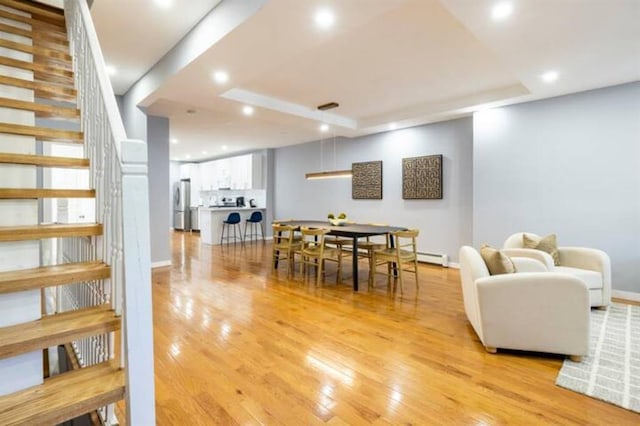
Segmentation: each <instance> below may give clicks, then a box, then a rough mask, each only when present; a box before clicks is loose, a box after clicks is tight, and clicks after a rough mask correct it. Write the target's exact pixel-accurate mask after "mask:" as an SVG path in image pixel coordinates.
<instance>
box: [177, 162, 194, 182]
mask: <svg viewBox="0 0 640 426" xmlns="http://www.w3.org/2000/svg"><path fill="white" fill-rule="evenodd" d="M193 165H194V164H193V163H182V164H180V179H190V178H191V167H192V166H193Z"/></svg>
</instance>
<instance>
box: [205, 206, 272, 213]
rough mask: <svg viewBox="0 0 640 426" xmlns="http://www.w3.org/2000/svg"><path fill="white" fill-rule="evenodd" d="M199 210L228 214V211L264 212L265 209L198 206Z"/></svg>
mask: <svg viewBox="0 0 640 426" xmlns="http://www.w3.org/2000/svg"><path fill="white" fill-rule="evenodd" d="M200 208H201V209H202V210H204V211H212V212H228V211H238V210H243V211H247V210H265V207H204V206H200Z"/></svg>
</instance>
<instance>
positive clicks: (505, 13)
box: [491, 1, 513, 21]
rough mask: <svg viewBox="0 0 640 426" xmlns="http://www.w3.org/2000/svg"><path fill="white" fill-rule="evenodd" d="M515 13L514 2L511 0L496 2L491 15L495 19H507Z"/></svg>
mask: <svg viewBox="0 0 640 426" xmlns="http://www.w3.org/2000/svg"><path fill="white" fill-rule="evenodd" d="M512 13H513V4H512V3H511V2H509V1H502V2H500V3H496V4H495V5H494V6H493V8H492V9H491V17H492V18H493V20H494V21H502V20H504V19H507V18H508V17H509V16H511V14H512Z"/></svg>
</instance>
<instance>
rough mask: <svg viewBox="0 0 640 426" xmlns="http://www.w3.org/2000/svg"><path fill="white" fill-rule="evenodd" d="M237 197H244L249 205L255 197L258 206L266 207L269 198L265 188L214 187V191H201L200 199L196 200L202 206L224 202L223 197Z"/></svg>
mask: <svg viewBox="0 0 640 426" xmlns="http://www.w3.org/2000/svg"><path fill="white" fill-rule="evenodd" d="M236 197H244V199H245V203H246V204H247V206H249V200H251V199H252V198H253V199H254V200H256V205H257V206H258V207H264V206H265V205H266V200H267V191H266V190H264V189H234V190H219V189H214V190H212V191H200V200H196V201H197V202H198V204H199V205H201V206H213V205H220V204H222V203H223V201H222V199H223V198H232V199H235V198H236Z"/></svg>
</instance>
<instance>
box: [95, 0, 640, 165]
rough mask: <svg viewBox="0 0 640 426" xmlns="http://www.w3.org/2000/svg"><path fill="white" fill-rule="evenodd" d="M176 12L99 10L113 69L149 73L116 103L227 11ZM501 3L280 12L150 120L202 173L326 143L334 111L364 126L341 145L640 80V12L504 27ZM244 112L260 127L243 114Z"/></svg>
mask: <svg viewBox="0 0 640 426" xmlns="http://www.w3.org/2000/svg"><path fill="white" fill-rule="evenodd" d="M183 1H186V0H183ZM225 1H233V0H225ZM124 3H126V4H127V8H124V7H122V6H123V4H124ZM174 3H175V4H174V9H173V10H159V9H157V8H156V7H155V6H153V5H152V1H151V0H135V1H131V0H129V1H126V2H125V0H109V1H107V0H96V3H95V5H94V7H93V10H92V14H93V16H94V19H95V20H96V27H97V30H98V34H99V37H100V41H101V43H102V46H103V49H104V51H105V57H106V58H107V60H108V61H109V62H111V63H113V64H114V65H116V66H117V67H118V68H119V69H120V68H122V69H123V70H125V69H132V70H136V71H135V73H134V72H132V73H131V75H132V76H133V75H134V74H135V75H136V76H137V77H135V78H134V77H131V78H128V76H129V74H123V75H120V74H118V75H117V76H114V77H113V81H114V87H116V92H119V93H122V92H123V91H124V90H125V89H126V88H128V87H129V86H130V85H131V83H132V82H133V81H135V80H136V79H137V78H138V77H140V76H141V75H142V73H143V72H144V71H140V70H142V69H145V67H146V69H148V68H149V67H150V66H151V65H152V64H153V63H155V62H156V61H157V60H158V59H159V58H160V57H162V56H163V55H164V53H166V52H167V51H168V50H169V49H170V48H171V47H172V46H173V45H174V44H175V43H176V42H177V41H178V40H179V39H180V38H181V37H182V36H183V35H184V34H185V33H186V31H188V29H189V28H190V26H191V25H193V24H194V23H195V22H196V21H198V20H199V18H200V17H202V16H203V15H204V14H205V13H206V12H207V10H208V9H211V7H213V5H214V4H215V3H216V1H213V0H212V1H204V0H198V1H195V0H189V8H188V9H189V10H188V13H187V11H186V10H183V9H187V8H180V9H178V5H182V2H180V1H179V0H174ZM496 3H497V2H496V1H490V0H439V1H438V0H341V1H339V0H324V1H319V0H270V1H268V2H267V3H266V5H265V6H264V7H262V9H260V10H259V11H258V12H257V13H256V14H255V15H254V16H252V17H251V18H249V19H248V20H247V21H246V22H245V23H243V24H241V25H240V26H239V27H237V28H236V29H235V30H234V31H232V32H231V33H230V34H228V35H227V36H226V37H224V38H222V39H221V40H220V41H219V42H218V43H216V44H215V45H213V46H212V47H211V48H210V49H209V50H208V51H206V52H205V53H204V54H203V55H202V56H201V57H200V58H198V59H197V60H195V61H193V62H192V63H190V64H189V65H188V66H186V67H185V68H183V69H182V70H181V71H180V72H178V73H176V74H175V75H173V76H172V77H170V78H169V79H167V80H166V81H164V82H163V84H162V85H161V86H160V87H159V88H158V90H157V91H156V92H155V93H153V95H152V96H151V101H150V102H151V103H150V105H149V109H148V112H149V113H151V114H154V115H162V116H167V117H169V118H170V121H171V137H172V138H175V139H178V140H179V142H178V143H177V144H172V146H171V157H172V159H176V160H187V158H186V156H187V155H189V158H188V159H189V160H198V159H204V158H211V157H214V156H220V155H224V154H227V153H228V152H232V151H245V150H250V149H258V148H266V147H277V146H283V145H288V144H295V143H300V142H305V141H311V140H317V139H320V138H321V134H320V133H319V131H318V127H319V123H320V121H322V120H323V119H324V120H325V121H330V118H331V117H329V116H326V115H325V116H324V117H323V116H322V114H319V113H318V112H317V111H316V110H315V107H316V106H317V105H320V104H323V103H326V102H330V101H335V102H338V103H339V104H340V107H339V108H337V109H334V110H331V111H330V113H331V114H336V115H338V116H340V117H339V118H342V119H346V121H349V120H350V122H354V121H355V122H356V123H357V124H356V125H355V127H353V126H352V127H351V128H350V127H349V126H346V125H345V126H337V125H333V126H332V128H331V130H330V132H329V134H328V136H331V135H333V134H336V135H339V136H347V137H352V136H358V135H363V134H369V133H375V132H379V131H385V130H388V128H389V123H391V122H393V123H397V125H398V126H399V127H406V126H411V125H417V124H422V123H428V122H433V121H439V120H443V119H448V118H454V117H459V116H462V115H466V114H469V113H470V111H472V110H473V109H475V108H478V107H479V106H482V105H502V104H510V103H515V102H524V101H529V100H534V99H542V98H546V97H551V96H558V95H562V94H567V93H573V92H577V91H582V90H588V89H594V88H599V87H605V86H610V85H614V84H620V83H624V82H629V81H635V80H639V79H640V24H639V23H640V1H638V0H584V1H580V2H578V1H575V0H512V1H511V2H510V3H512V5H513V14H512V15H511V17H509V18H508V19H505V20H504V21H500V22H496V21H494V20H493V19H492V18H491V10H492V7H493V6H494V5H495V4H496ZM320 6H324V7H329V8H331V9H332V10H333V11H334V13H335V16H336V22H335V24H334V26H333V27H332V28H330V29H328V30H321V29H319V28H317V27H316V26H315V24H314V21H313V16H314V12H315V11H316V10H317V8H318V7H320ZM207 8H208V9H207ZM132 9H133V10H132ZM151 9H153V10H151ZM123 10H126V13H125V12H123ZM178 10H179V11H180V13H177V11H178ZM183 12H184V15H188V16H187V17H183V16H182V15H183ZM214 13H215V11H214ZM104 15H106V17H105V16H104ZM138 16H145V19H144V26H140V27H137V26H136V22H137V21H139V19H137V17H138ZM132 40H145V42H144V43H139V42H136V43H133V42H131V41H132ZM143 62H144V63H143ZM121 63H122V64H123V65H121ZM217 69H224V70H226V71H228V73H229V75H230V81H229V82H228V83H227V84H225V85H218V84H216V83H214V82H213V81H212V79H211V74H212V72H213V71H214V70H217ZM549 70H555V71H557V72H558V75H559V78H558V80H557V81H555V82H554V83H551V84H549V83H544V82H543V81H542V80H541V78H540V76H541V74H543V73H544V72H546V71H549ZM125 77H127V78H128V79H127V78H125ZM121 78H122V80H121ZM223 96H224V97H223ZM234 99H235V100H234ZM245 103H251V104H253V105H254V106H255V107H256V108H255V113H254V115H253V116H251V117H246V116H244V115H243V114H242V112H241V110H242V107H243V106H244V105H245ZM189 109H193V110H196V113H195V114H188V113H187V112H186V111H187V110H189ZM324 137H327V135H325V136H324ZM223 146H225V147H227V150H223Z"/></svg>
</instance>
